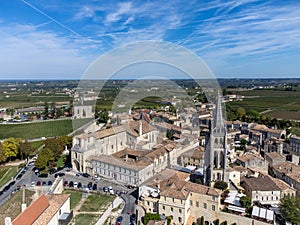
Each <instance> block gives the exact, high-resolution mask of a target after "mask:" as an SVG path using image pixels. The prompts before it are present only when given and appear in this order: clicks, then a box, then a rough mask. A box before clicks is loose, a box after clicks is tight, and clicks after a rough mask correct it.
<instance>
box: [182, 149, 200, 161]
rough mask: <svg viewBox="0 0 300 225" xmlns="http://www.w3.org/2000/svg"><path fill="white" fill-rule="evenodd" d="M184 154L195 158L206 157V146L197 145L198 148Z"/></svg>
mask: <svg viewBox="0 0 300 225" xmlns="http://www.w3.org/2000/svg"><path fill="white" fill-rule="evenodd" d="M182 156H185V157H190V158H194V159H204V147H202V146H197V147H196V148H193V149H191V150H188V151H186V152H185V153H183V154H182Z"/></svg>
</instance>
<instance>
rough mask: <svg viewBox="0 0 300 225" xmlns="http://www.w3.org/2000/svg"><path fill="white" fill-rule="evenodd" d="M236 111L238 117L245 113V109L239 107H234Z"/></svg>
mask: <svg viewBox="0 0 300 225" xmlns="http://www.w3.org/2000/svg"><path fill="white" fill-rule="evenodd" d="M236 111H237V114H238V117H239V118H240V119H241V118H243V117H244V116H245V115H246V110H245V109H244V108H241V107H239V108H237V109H236Z"/></svg>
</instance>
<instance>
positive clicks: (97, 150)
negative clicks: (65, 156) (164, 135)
mask: <svg viewBox="0 0 300 225" xmlns="http://www.w3.org/2000/svg"><path fill="white" fill-rule="evenodd" d="M156 140H157V131H156V129H155V128H154V127H153V126H151V125H150V124H148V123H147V122H146V121H144V120H140V121H129V122H128V123H126V124H124V125H121V126H116V127H112V128H108V129H102V130H98V131H96V132H89V133H82V134H79V135H76V136H74V138H73V146H72V149H71V162H72V166H73V168H74V169H75V170H77V171H81V172H87V162H86V160H87V159H88V158H89V157H90V156H99V155H111V154H114V153H116V152H118V151H121V150H123V149H124V148H126V147H129V148H137V146H140V147H141V148H143V149H149V150H150V149H151V148H152V147H153V146H154V145H155V144H156Z"/></svg>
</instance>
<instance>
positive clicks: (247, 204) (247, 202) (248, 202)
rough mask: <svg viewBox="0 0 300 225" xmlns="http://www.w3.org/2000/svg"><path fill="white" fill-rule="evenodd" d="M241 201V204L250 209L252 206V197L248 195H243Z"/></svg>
mask: <svg viewBox="0 0 300 225" xmlns="http://www.w3.org/2000/svg"><path fill="white" fill-rule="evenodd" d="M240 203H241V206H242V207H244V208H246V209H249V208H250V207H251V204H252V203H251V199H250V198H249V197H247V196H243V197H241V198H240Z"/></svg>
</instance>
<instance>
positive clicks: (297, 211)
mask: <svg viewBox="0 0 300 225" xmlns="http://www.w3.org/2000/svg"><path fill="white" fill-rule="evenodd" d="M279 207H280V212H281V214H282V216H283V217H284V219H285V220H287V221H289V222H291V223H293V224H300V199H299V198H298V197H292V196H285V197H284V198H282V199H280V204H279Z"/></svg>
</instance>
